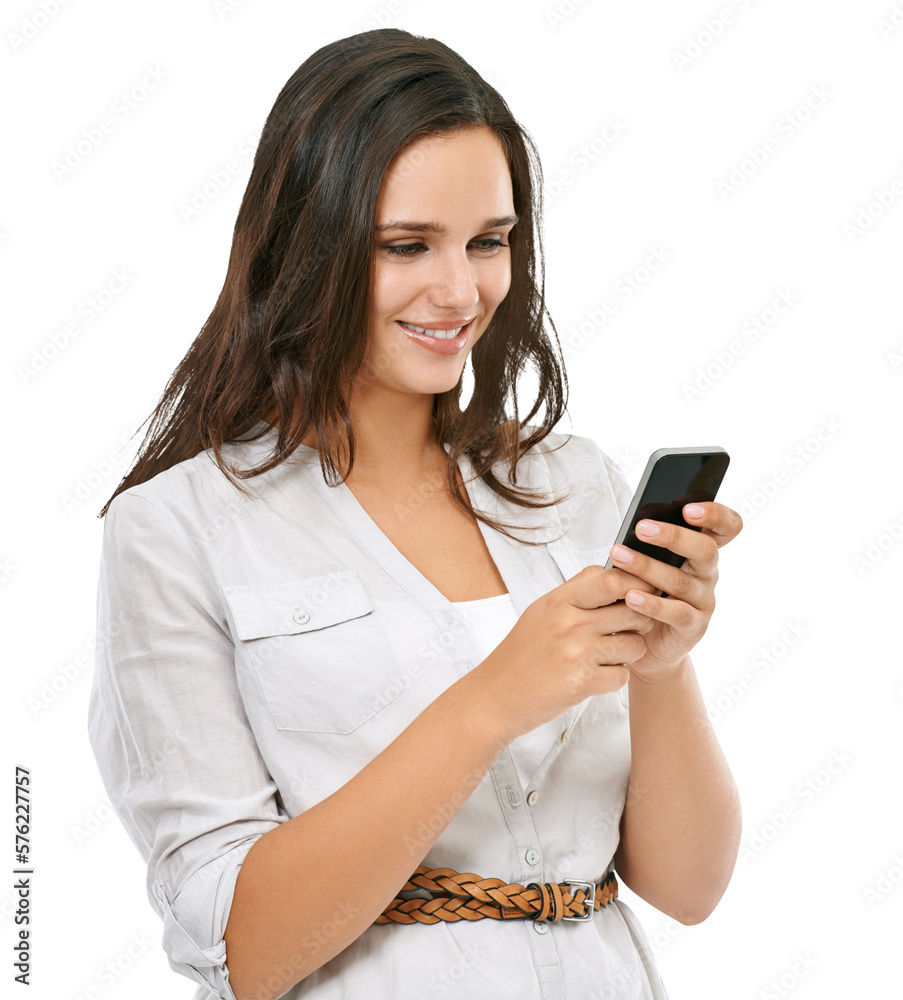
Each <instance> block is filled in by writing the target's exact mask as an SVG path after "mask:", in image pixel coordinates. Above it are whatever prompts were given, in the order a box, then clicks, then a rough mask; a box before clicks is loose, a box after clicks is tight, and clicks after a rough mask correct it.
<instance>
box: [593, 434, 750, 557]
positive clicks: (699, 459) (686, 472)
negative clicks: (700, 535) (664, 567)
mask: <svg viewBox="0 0 903 1000" xmlns="http://www.w3.org/2000/svg"><path fill="white" fill-rule="evenodd" d="M729 462H730V456H729V455H728V453H727V452H726V451H725V450H724V448H720V447H718V446H717V445H713V446H711V447H709V448H659V450H658V451H656V452H653V453H652V455H650V457H649V461H648V462H647V463H646V469H645V471H644V472H643V476H642V478H641V479H640V483H639V486H637V489H636V493H634V495H633V499H632V500H631V501H630V506H629V507H628V509H627V513H626V514H625V515H624V521H623V523H622V524H621V528H620V530H619V531H618V536H617V538H616V539H615V541H614V543H613V544H616V545H626V546H627V547H628V548H630V549H634V550H636V551H637V552H643V553H645V555H647V556H652V558H653V559H660V560H661V561H662V562H664V563H667V564H668V565H669V566H680V565H682V564H683V561H684V558H685V557H684V556H681V555H677V554H676V553H674V552H671V551H670V549H666V548H663V547H662V546H661V545H650V544H649V542H642V541H640V539H639V538H637V536H636V531H635V528H636V524H637V521H642V520H643V518H644V517H647V518H649V519H650V520H653V521H667V522H668V523H669V524H676V525H679V526H680V527H681V528H692V529H693V531H702V528H700V527H697V526H695V525H692V524H687V522H686V521H685V520H684V518H683V514H682V513H681V511H682V509H683V506H684V504H687V503H693V502H694V501H696V502H704V501H710V500H714V499H715V495H716V494H717V492H718V487H719V486H720V485H721V480H722V479H723V478H724V474H725V472H727V466H728V463H729ZM605 568H606V569H611V568H612V561H611V559H610V558H609V559H608V561H607V562H606V563H605Z"/></svg>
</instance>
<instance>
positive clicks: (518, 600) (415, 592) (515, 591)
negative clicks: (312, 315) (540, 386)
mask: <svg viewBox="0 0 903 1000" xmlns="http://www.w3.org/2000/svg"><path fill="white" fill-rule="evenodd" d="M261 423H264V424H266V423H268V421H261ZM257 426H259V425H255V428H256V427H257ZM269 426H270V430H269V431H268V432H266V433H265V434H263V435H262V436H261V437H260V438H258V439H256V440H255V441H254V442H252V445H254V446H256V447H263V446H265V445H266V444H268V443H269V444H270V445H271V441H270V435H271V434H272V435H275V434H276V433H278V428H277V427H275V426H273V425H272V424H270V425H269ZM442 447H443V448H444V450H445V452H446V454H448V452H449V450H450V446H449V445H448V444H443V446H442ZM298 453H299V454H300V456H301V458H302V461H301V463H300V465H301V467H302V468H304V469H306V471H307V474H308V475H310V477H311V479H312V480H313V482H314V483H315V485H316V487H317V488H318V490H319V491H320V493H321V494H322V495H323V497H324V498H325V499H326V501H327V502H328V503H329V506H330V507H331V509H332V510H333V511H334V512H335V514H336V515H337V516H338V517H339V518H341V520H342V521H343V522H344V523H345V524H346V526H347V527H348V529H349V530H350V531H351V533H352V534H353V535H354V537H355V538H357V540H358V541H359V542H360V544H361V545H362V546H363V548H364V550H365V551H366V552H367V553H368V554H369V555H370V556H371V557H372V558H373V559H375V560H376V561H377V562H378V563H379V564H380V565H381V566H382V567H383V569H385V570H386V572H387V573H388V574H389V575H390V576H391V577H392V579H393V580H395V582H396V583H398V584H399V585H400V586H402V587H403V588H404V589H405V590H406V591H407V592H408V593H409V594H410V595H411V596H412V597H413V598H415V599H416V600H417V601H418V603H420V604H421V605H423V606H424V607H425V608H427V609H428V610H431V611H432V612H434V613H436V612H438V613H441V614H443V615H444V616H445V617H446V618H448V616H449V615H451V614H456V613H457V612H458V609H457V608H456V606H455V602H454V601H450V600H449V599H448V598H447V597H446V596H445V594H443V593H442V591H441V590H439V588H438V587H436V586H435V584H433V583H432V582H431V581H430V580H428V579H427V578H426V577H425V576H424V575H423V573H421V572H420V570H419V569H418V568H417V567H416V566H415V565H414V564H413V563H412V562H411V561H410V560H409V559H408V558H407V557H406V556H404V555H403V554H402V552H401V550H400V549H399V548H398V547H397V546H396V545H395V544H394V542H392V540H391V539H390V538H389V536H388V535H387V534H386V533H385V532H384V531H383V530H382V528H380V527H379V525H378V524H377V523H376V522H375V521H374V520H373V518H372V517H370V515H369V514H368V513H367V511H366V510H365V508H364V506H363V505H362V504H361V503H360V501H359V500H358V499H357V497H356V496H355V495H354V493H353V492H352V491H351V489H350V488H349V487H348V485H347V484H346V483H345V482H344V480H339V482H338V483H337V484H336V485H335V486H330V485H329V484H328V483H327V482H326V481H325V479H324V477H323V475H322V471H321V469H320V465H319V458H318V455H319V453H318V450H317V449H316V448H311V447H310V446H309V445H305V444H299V445H298ZM458 471H459V473H460V474H461V482H462V484H463V486H464V490H465V492H466V493H467V496H468V499H469V500H470V503H471V506H472V507H474V508H475V509H477V510H480V511H481V512H483V513H485V514H487V515H488V516H490V517H498V515H499V512H498V505H499V498H498V497H497V496H496V494H495V493H493V491H492V490H490V489H489V488H488V487H487V486H486V485H485V483H483V481H482V480H481V479H480V477H479V476H474V475H473V463H472V462H471V461H470V457H469V456H468V455H467V453H466V452H464V453H462V454H461V456H460V457H459V459H458ZM468 476H471V477H472V478H471V479H468ZM475 520H476V522H477V527H478V528H479V531H480V534H481V535H482V537H483V541H484V543H485V545H486V548H487V550H488V552H489V555H490V558H491V559H492V561H493V563H494V564H495V567H496V570H497V571H498V574H499V576H500V577H501V578H502V582H503V583H504V585H505V591H506V593H507V594H508V595H509V596H510V597H511V600H512V603H513V604H514V607H515V610H516V611H517V613H518V615H520V614H522V613H523V611H524V609H525V608H526V606H527V605H528V604H529V603H530V602H531V601H532V600H533V594H532V590H531V588H530V584H529V581H528V579H527V577H526V576H525V575H524V572H523V570H522V569H521V567H520V566H519V565H518V562H517V560H515V559H514V558H512V557H511V554H510V553H509V551H508V546H509V545H512V544H514V542H513V541H512V540H510V539H508V538H507V537H506V536H505V535H504V534H502V533H501V532H499V531H496V530H495V529H493V528H492V527H490V526H489V525H487V524H486V523H485V522H484V521H481V520H480V519H479V518H475ZM495 596H503V595H495Z"/></svg>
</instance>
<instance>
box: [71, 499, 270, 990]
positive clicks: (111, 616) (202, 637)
mask: <svg viewBox="0 0 903 1000" xmlns="http://www.w3.org/2000/svg"><path fill="white" fill-rule="evenodd" d="M88 733H89V739H90V742H91V747H92V749H93V751H94V755H95V757H96V759H97V764H98V767H99V770H100V774H101V778H102V780H103V783H104V786H105V787H106V790H107V793H108V795H109V796H110V801H111V803H112V805H113V807H114V809H115V811H116V813H117V815H118V817H119V819H120V820H121V821H122V823H123V825H124V826H125V828H126V830H127V831H128V834H129V836H130V837H131V839H132V841H133V842H134V843H135V845H136V847H137V848H138V850H139V851H140V852H141V855H142V857H143V858H144V860H145V862H146V863H147V891H148V897H149V899H150V901H151V905H152V906H153V907H154V909H155V910H156V912H157V913H158V914H159V915H160V916H161V917H162V919H163V947H164V949H165V951H166V954H167V957H168V960H169V964H170V966H171V967H172V968H173V969H174V970H175V971H176V972H179V973H181V974H182V975H184V976H187V977H188V978H190V979H192V980H194V981H195V982H197V983H200V984H202V985H204V986H206V987H208V988H209V989H210V990H212V991H213V993H214V994H215V995H216V996H219V997H222V998H224V1000H235V995H234V993H233V992H232V989H231V987H230V985H229V980H228V970H227V969H226V946H225V941H224V935H225V928H226V922H227V920H228V916H229V909H230V907H231V905H232V897H233V893H234V890H235V883H236V879H237V877H238V870H239V868H240V867H241V864H242V862H243V860H244V858H245V856H246V855H247V853H248V851H249V850H250V849H251V847H252V845H253V844H254V842H255V841H256V840H257V839H258V838H259V837H261V836H262V835H263V834H264V833H266V832H267V831H269V830H271V829H273V828H274V827H276V826H278V825H279V824H280V823H282V822H285V820H286V819H287V818H288V817H287V816H286V814H285V811H284V809H283V808H282V804H281V800H280V799H279V797H278V791H277V788H276V785H275V784H274V782H273V779H272V777H271V776H270V774H269V772H268V770H267V768H266V765H265V763H264V761H263V759H262V757H261V754H260V750H259V748H258V746H257V742H256V740H255V737H254V733H253V732H252V730H251V727H250V724H249V722H248V719H247V716H246V714H245V710H244V706H243V703H242V700H241V696H240V694H239V690H238V685H237V682H236V676H235V656H234V645H233V641H232V637H231V635H230V633H229V630H228V626H227V621H226V617H225V614H224V611H223V607H222V599H221V596H220V592H219V590H218V588H217V587H216V586H215V584H214V582H213V581H212V580H211V579H209V578H208V573H207V572H205V569H204V566H203V561H202V560H201V559H199V558H198V555H197V552H196V550H195V548H194V546H193V545H192V542H191V539H190V538H189V537H186V535H185V533H184V532H183V531H182V530H181V528H180V527H179V525H178V524H177V523H176V521H175V519H174V518H173V517H172V515H170V514H169V513H168V512H167V511H166V510H165V509H163V508H162V507H158V506H157V504H156V503H155V502H154V501H153V500H152V499H150V498H148V497H146V496H142V495H140V494H138V493H135V492H134V491H125V492H123V493H121V494H119V495H118V496H117V497H116V498H115V499H114V500H113V501H112V503H111V504H110V507H109V509H108V511H107V514H106V516H105V520H104V533H103V545H102V553H101V560H100V572H99V581H98V591H97V636H96V659H95V672H94V679H93V686H92V690H91V697H90V703H89V712H88Z"/></svg>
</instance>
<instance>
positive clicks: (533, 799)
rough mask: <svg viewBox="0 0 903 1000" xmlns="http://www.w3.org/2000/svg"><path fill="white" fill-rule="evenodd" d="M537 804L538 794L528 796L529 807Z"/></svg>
mask: <svg viewBox="0 0 903 1000" xmlns="http://www.w3.org/2000/svg"><path fill="white" fill-rule="evenodd" d="M535 802H536V792H530V794H529V795H528V796H527V805H528V806H532V805H533V804H534V803H535Z"/></svg>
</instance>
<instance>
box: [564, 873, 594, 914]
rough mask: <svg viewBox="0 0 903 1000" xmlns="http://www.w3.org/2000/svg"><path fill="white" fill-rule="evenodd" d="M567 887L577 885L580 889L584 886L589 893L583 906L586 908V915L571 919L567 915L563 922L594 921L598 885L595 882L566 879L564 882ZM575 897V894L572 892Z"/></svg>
mask: <svg viewBox="0 0 903 1000" xmlns="http://www.w3.org/2000/svg"><path fill="white" fill-rule="evenodd" d="M564 882H565V885H576V886H578V887H580V886H583V887H584V888H585V889H586V891H587V896H586V899H584V901H583V905H584V906H585V907H586V913H584V914H583V916H579V917H569V916H567V915H565V916H563V917H562V918H561V919H562V920H592V917H593V913H595V909H594V905H595V902H596V883H595V882H584V881H583V880H582V879H579V878H566V879H565V880H564ZM571 895H572V896H573V895H574V893H573V892H572V893H571Z"/></svg>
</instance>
